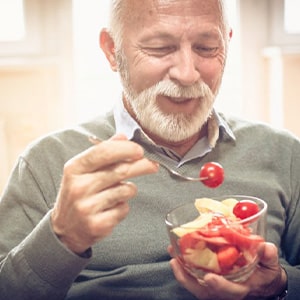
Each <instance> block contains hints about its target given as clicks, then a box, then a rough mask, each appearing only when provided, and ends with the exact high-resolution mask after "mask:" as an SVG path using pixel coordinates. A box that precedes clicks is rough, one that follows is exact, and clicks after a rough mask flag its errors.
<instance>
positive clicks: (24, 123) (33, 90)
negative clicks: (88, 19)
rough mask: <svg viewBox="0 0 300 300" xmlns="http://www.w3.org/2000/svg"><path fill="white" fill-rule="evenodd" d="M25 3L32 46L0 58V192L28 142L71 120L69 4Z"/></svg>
mask: <svg viewBox="0 0 300 300" xmlns="http://www.w3.org/2000/svg"><path fill="white" fill-rule="evenodd" d="M26 3H27V5H29V6H30V5H33V4H34V6H33V7H32V8H34V10H35V11H36V16H35V17H36V18H37V21H38V25H39V28H38V29H39V30H38V32H37V33H38V35H37V36H36V39H35V45H36V47H35V48H34V50H33V51H31V52H30V53H28V52H25V51H24V53H23V54H22V52H21V51H19V53H18V54H16V53H15V54H14V55H6V56H5V57H2V58H1V59H0V87H1V89H0V145H1V147H0V149H1V150H0V162H1V168H0V193H1V191H2V189H3V186H4V184H5V182H6V181H7V178H8V174H9V173H10V171H11V169H12V167H13V165H14V164H15V162H16V159H17V157H18V156H19V155H20V153H21V152H22V151H23V150H24V148H25V147H26V145H28V143H30V142H31V141H33V140H34V139H36V138H38V137H39V136H41V135H43V134H46V133H48V132H50V131H52V130H56V129H58V128H62V127H63V126H67V125H68V124H71V123H72V121H74V118H73V116H74V114H73V106H72V89H73V88H72V83H73V81H72V80H73V76H72V72H73V71H72V64H73V60H72V17H71V13H72V9H71V8H72V7H71V4H72V2H71V1H70V0H51V1H37V0H28V1H27V2H26ZM29 8H30V7H29Z"/></svg>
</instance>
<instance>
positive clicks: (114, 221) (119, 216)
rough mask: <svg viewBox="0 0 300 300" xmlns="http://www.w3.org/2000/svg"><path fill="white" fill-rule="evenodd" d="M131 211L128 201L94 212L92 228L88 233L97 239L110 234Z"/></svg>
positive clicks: (91, 222) (91, 220) (91, 221)
mask: <svg viewBox="0 0 300 300" xmlns="http://www.w3.org/2000/svg"><path fill="white" fill-rule="evenodd" d="M128 213H129V205H128V203H127V202H121V203H119V204H118V205H116V206H114V207H113V208H111V209H109V210H105V211H101V212H99V213H98V214H94V215H92V216H91V219H90V228H89V230H88V231H87V232H86V234H88V235H90V236H91V237H93V239H94V241H93V243H95V241H99V240H100V239H102V238H104V237H106V236H109V235H110V234H111V233H112V231H113V229H114V228H115V227H116V226H117V225H118V224H119V223H120V222H122V221H123V220H124V219H125V218H126V217H127V215H128Z"/></svg>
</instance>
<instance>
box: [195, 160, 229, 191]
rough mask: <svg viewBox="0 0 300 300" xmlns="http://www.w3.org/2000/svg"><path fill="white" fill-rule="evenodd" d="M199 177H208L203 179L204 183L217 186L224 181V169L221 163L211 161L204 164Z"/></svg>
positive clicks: (212, 186) (213, 186)
mask: <svg viewBox="0 0 300 300" xmlns="http://www.w3.org/2000/svg"><path fill="white" fill-rule="evenodd" d="M199 177H200V178H207V179H203V180H202V182H203V184H204V185H206V186H208V187H210V188H215V187H217V186H219V185H220V184H222V183H223V181H224V169H223V167H222V166H221V165H220V164H219V163H216V162H209V163H206V164H204V165H203V166H202V168H201V170H200V173H199Z"/></svg>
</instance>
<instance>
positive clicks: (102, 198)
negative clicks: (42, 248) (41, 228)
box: [51, 135, 158, 254]
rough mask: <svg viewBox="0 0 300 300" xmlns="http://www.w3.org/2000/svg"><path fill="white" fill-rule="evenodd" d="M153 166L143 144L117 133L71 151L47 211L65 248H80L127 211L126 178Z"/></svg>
mask: <svg viewBox="0 0 300 300" xmlns="http://www.w3.org/2000/svg"><path fill="white" fill-rule="evenodd" d="M157 170H158V165H157V164H155V163H153V162H151V161H149V160H148V159H146V158H144V152H143V148H142V147H141V146H139V145H138V144H136V143H134V142H131V141H128V140H127V139H126V138H125V137H124V136H122V135H121V136H115V137H113V138H111V139H110V140H107V141H103V142H101V143H99V144H98V145H95V146H93V147H91V148H89V149H87V150H86V151H84V152H83V153H80V154H79V155H77V156H75V157H74V158H72V159H71V160H70V161H68V162H67V163H66V164H65V167H64V172H63V177H62V181H61V187H60V191H59V193H58V197H57V200H56V203H55V206H54V209H53V211H52V215H51V221H52V226H53V230H54V232H55V233H56V234H57V236H58V237H59V239H60V240H61V241H62V243H64V244H65V245H66V246H67V247H68V248H69V249H70V250H71V251H73V252H74V253H77V254H81V253H83V252H84V251H86V250H87V249H88V248H89V247H91V246H92V245H93V244H94V243H96V242H97V241H99V240H101V239H103V238H104V237H106V236H108V235H109V234H111V232H112V230H113V228H114V227H115V226H116V225H117V224H119V223H120V222H121V221H122V220H123V219H124V218H125V217H126V216H127V214H128V212H129V206H128V203H127V201H128V200H129V199H131V198H132V197H134V196H135V194H136V192H137V188H136V186H135V185H134V184H133V183H131V182H128V181H127V180H128V179H129V178H132V177H135V176H141V175H145V174H151V173H155V172H156V171H157Z"/></svg>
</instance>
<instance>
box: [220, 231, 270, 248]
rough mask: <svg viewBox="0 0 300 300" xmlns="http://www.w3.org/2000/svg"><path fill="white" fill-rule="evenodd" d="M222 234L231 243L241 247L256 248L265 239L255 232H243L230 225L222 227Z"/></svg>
mask: <svg viewBox="0 0 300 300" xmlns="http://www.w3.org/2000/svg"><path fill="white" fill-rule="evenodd" d="M220 234H221V236H223V237H224V238H225V239H226V240H227V241H228V242H229V243H230V244H232V245H234V246H237V247H238V248H239V249H251V248H256V247H257V246H258V245H259V243H261V242H263V241H264V239H263V238H262V237H261V236H259V235H255V234H247V235H246V234H242V233H240V232H238V231H237V230H235V229H233V228H230V227H222V228H220Z"/></svg>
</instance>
